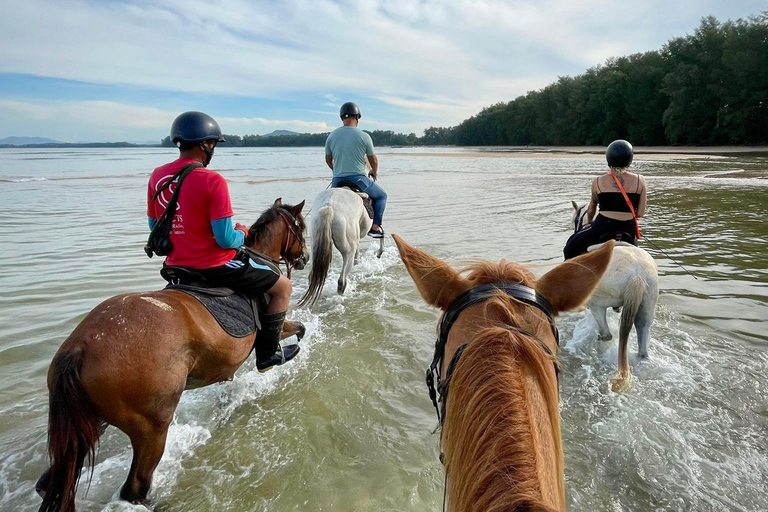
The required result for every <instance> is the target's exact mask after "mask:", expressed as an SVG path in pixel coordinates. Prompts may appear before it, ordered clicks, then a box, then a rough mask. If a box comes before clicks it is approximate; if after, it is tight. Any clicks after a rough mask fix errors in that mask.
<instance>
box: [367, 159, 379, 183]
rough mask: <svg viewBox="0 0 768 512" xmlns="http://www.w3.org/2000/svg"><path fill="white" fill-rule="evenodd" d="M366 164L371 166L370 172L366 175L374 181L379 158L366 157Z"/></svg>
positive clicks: (376, 175) (377, 173)
mask: <svg viewBox="0 0 768 512" xmlns="http://www.w3.org/2000/svg"><path fill="white" fill-rule="evenodd" d="M368 163H369V164H371V172H369V173H368V175H369V176H370V177H371V178H373V181H376V178H377V177H378V175H379V158H378V157H377V156H376V155H368Z"/></svg>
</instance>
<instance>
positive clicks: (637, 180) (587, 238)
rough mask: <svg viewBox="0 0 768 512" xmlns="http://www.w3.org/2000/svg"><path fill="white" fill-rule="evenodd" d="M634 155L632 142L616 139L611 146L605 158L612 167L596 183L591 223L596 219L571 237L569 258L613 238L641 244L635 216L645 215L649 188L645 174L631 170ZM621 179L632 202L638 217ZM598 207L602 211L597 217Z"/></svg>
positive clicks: (592, 200) (566, 255)
mask: <svg viewBox="0 0 768 512" xmlns="http://www.w3.org/2000/svg"><path fill="white" fill-rule="evenodd" d="M633 155H634V151H633V149H632V145H631V144H630V143H629V142H627V141H625V140H615V141H613V142H612V143H611V144H610V145H609V146H608V149H607V150H606V152H605V158H606V160H607V161H608V167H610V170H609V171H608V172H607V173H605V174H604V175H602V176H599V177H597V178H595V179H594V181H593V182H592V198H591V200H590V203H589V209H588V211H587V222H590V221H591V220H592V219H594V221H593V222H592V223H591V224H589V225H588V226H587V227H586V228H584V229H582V230H581V231H578V232H576V233H574V234H573V235H571V237H570V238H569V239H568V241H567V242H566V244H565V248H564V249H563V255H564V256H565V259H566V260H567V259H570V258H574V257H576V256H578V255H579V254H583V253H585V252H587V248H589V247H590V246H591V245H595V244H599V243H601V242H605V241H607V240H611V239H616V238H620V239H621V240H624V241H626V242H630V243H631V244H633V245H637V235H636V233H637V224H636V221H635V216H636V217H638V218H639V217H642V216H643V215H644V214H645V204H646V188H645V179H644V178H643V177H642V176H640V175H639V174H634V173H631V172H629V171H628V168H629V165H630V164H631V163H632V158H633ZM617 181H618V183H620V184H621V186H622V188H623V189H624V191H625V192H626V194H627V197H628V198H629V202H630V203H631V204H632V208H633V209H634V212H635V215H634V216H633V214H632V210H631V209H630V207H629V205H628V204H627V201H626V200H625V199H624V195H623V194H622V192H621V189H620V188H619V185H618V184H617ZM598 206H599V207H600V212H599V213H598V214H597V215H596V216H595V213H596V212H597V207H598Z"/></svg>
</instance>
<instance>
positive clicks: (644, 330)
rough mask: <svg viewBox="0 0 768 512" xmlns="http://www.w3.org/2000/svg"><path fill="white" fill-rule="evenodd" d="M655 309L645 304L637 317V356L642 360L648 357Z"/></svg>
mask: <svg viewBox="0 0 768 512" xmlns="http://www.w3.org/2000/svg"><path fill="white" fill-rule="evenodd" d="M654 309H655V308H654V307H652V306H649V305H648V304H646V303H645V302H643V305H642V306H640V309H639V310H638V312H637V317H635V331H637V355H638V356H640V358H641V359H646V358H647V357H648V340H649V339H650V336H651V324H652V323H653V316H654Z"/></svg>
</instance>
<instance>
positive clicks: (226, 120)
mask: <svg viewBox="0 0 768 512" xmlns="http://www.w3.org/2000/svg"><path fill="white" fill-rule="evenodd" d="M178 114H179V113H178V112H175V111H170V110H162V109H158V108H148V107H137V106H133V105H125V104H120V103H115V102H111V101H71V102H48V103H46V104H45V105H38V104H35V103H28V102H19V101H7V100H0V126H2V127H3V128H0V138H3V137H6V136H10V135H15V134H17V133H21V132H19V131H10V130H12V129H11V128H10V127H22V128H19V129H21V130H22V132H23V133H27V134H41V136H46V137H50V138H53V139H57V140H61V141H64V142H80V141H94V140H98V141H102V140H113V141H117V140H121V141H122V140H128V141H145V140H149V139H153V140H155V139H156V140H157V141H158V142H159V141H160V139H161V138H163V137H165V136H166V135H167V134H168V130H169V129H170V125H171V121H172V120H173V119H174V118H175V117H176V116H177V115H178ZM214 117H216V120H217V121H218V123H219V125H220V126H221V127H222V130H223V131H224V132H225V133H232V134H237V135H246V134H260V133H262V134H263V133H267V132H270V131H273V130H275V129H286V130H291V131H296V132H299V133H322V132H327V131H330V128H329V127H328V126H327V125H326V124H325V123H324V122H312V121H303V120H292V119H265V118H261V117H252V118H247V117H226V116H214ZM94 133H98V134H99V135H98V136H95V135H93V134H94Z"/></svg>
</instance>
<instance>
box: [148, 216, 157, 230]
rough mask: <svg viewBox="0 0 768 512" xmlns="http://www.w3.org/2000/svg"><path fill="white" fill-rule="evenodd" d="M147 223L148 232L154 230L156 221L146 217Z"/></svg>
mask: <svg viewBox="0 0 768 512" xmlns="http://www.w3.org/2000/svg"><path fill="white" fill-rule="evenodd" d="M147 221H148V222H149V230H150V231H152V230H153V229H155V224H157V219H153V218H152V217H147Z"/></svg>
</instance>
